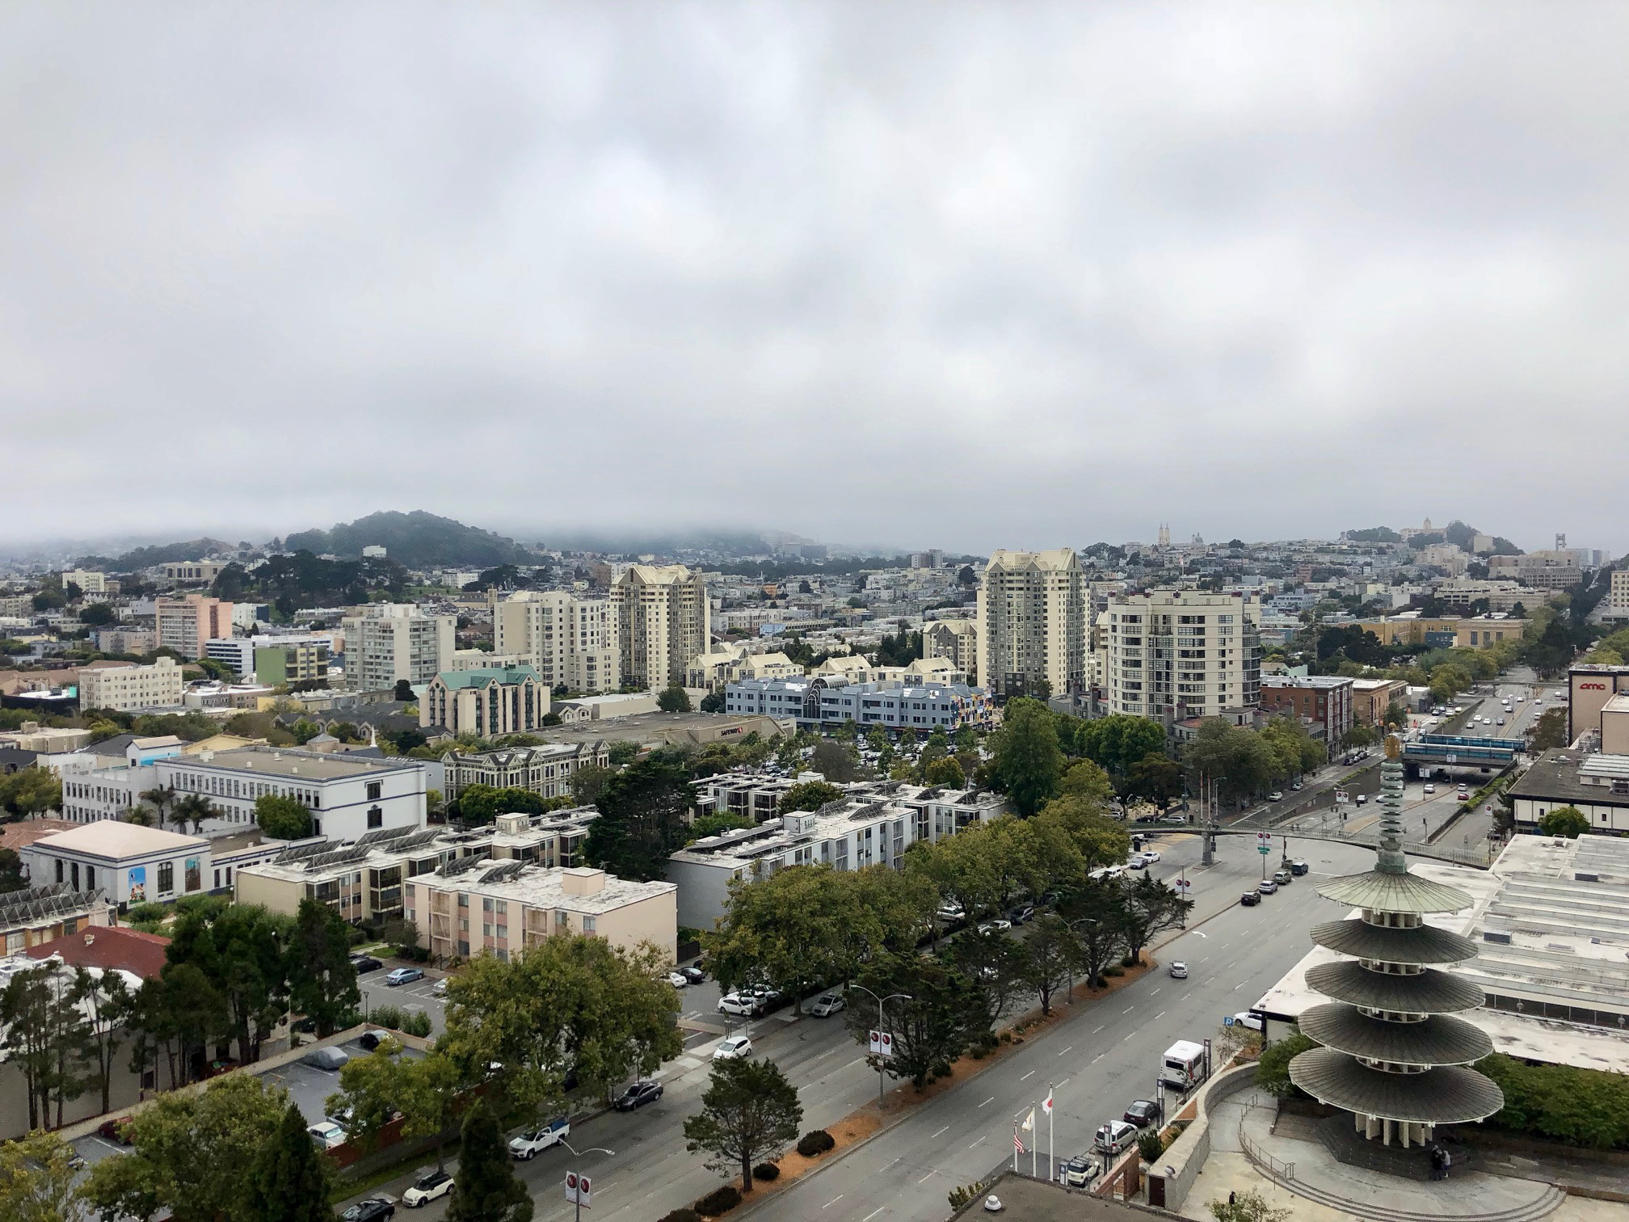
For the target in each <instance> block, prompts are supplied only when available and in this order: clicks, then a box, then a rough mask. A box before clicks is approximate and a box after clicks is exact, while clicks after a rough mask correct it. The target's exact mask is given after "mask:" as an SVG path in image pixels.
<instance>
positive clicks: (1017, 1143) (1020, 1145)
mask: <svg viewBox="0 0 1629 1222" xmlns="http://www.w3.org/2000/svg"><path fill="white" fill-rule="evenodd" d="M1012 1148H1013V1149H1014V1150H1017V1151H1018V1153H1020V1154H1022V1153H1024V1139H1023V1138H1022V1137H1020V1136H1018V1130H1017V1129H1014V1130H1013V1134H1012Z"/></svg>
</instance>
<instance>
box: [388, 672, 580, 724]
mask: <svg viewBox="0 0 1629 1222" xmlns="http://www.w3.org/2000/svg"><path fill="white" fill-rule="evenodd" d="M548 711H549V689H548V687H547V686H546V685H545V684H544V683H543V681H542V680H541V679H540V678H538V675H537V672H536V671H535V670H533V669H532V668H531V667H530V666H503V667H486V668H484V669H481V670H450V671H446V672H444V673H442V674H439V675H437V676H436V677H435V678H433V679H431V680H430V685H429V686H428V687H427V688H425V690H424V695H423V696H422V697H420V699H419V725H421V726H425V727H429V726H440V727H442V728H443V729H446V730H449V731H451V732H452V733H454V734H462V733H465V732H466V731H467V732H469V733H471V734H476V735H479V736H480V737H482V738H491V737H495V736H496V735H499V734H526V733H529V732H531V731H532V730H538V729H541V728H542V727H543V718H544V717H545V716H546V715H547V714H548Z"/></svg>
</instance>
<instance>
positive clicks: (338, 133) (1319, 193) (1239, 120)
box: [0, 4, 1629, 552]
mask: <svg viewBox="0 0 1629 1222" xmlns="http://www.w3.org/2000/svg"><path fill="white" fill-rule="evenodd" d="M157 11H158V9H157V8H156V7H155V6H143V7H142V8H141V9H130V10H123V11H120V12H116V13H109V12H108V11H107V10H105V9H102V8H94V7H90V6H83V7H76V6H74V5H51V6H45V7H36V8H33V9H19V10H14V11H12V12H11V13H9V14H7V15H6V17H5V18H4V19H3V20H4V26H3V28H4V32H5V34H6V37H5V39H4V45H5V46H6V48H7V49H6V51H5V52H3V53H0V79H3V80H5V81H6V83H7V87H8V90H9V92H10V93H11V95H12V96H14V97H16V98H17V99H18V101H19V104H20V106H21V107H22V108H23V109H24V111H25V112H26V113H27V114H28V116H29V121H28V123H27V125H26V126H24V125H15V126H14V127H13V128H12V129H11V130H10V131H9V132H8V134H7V136H6V137H5V139H6V143H7V149H6V154H7V161H8V163H9V164H10V165H11V166H13V168H14V172H13V173H12V174H11V175H9V176H8V177H7V179H6V182H5V183H4V184H0V217H3V218H4V220H5V224H4V226H0V320H3V321H0V354H3V357H4V359H0V395H3V396H4V400H5V402H6V403H7V407H8V411H7V418H8V420H7V424H8V429H7V440H8V447H7V448H8V457H9V458H10V459H11V461H10V462H9V463H8V470H7V479H6V480H5V481H3V485H0V521H3V522H4V523H5V526H4V528H3V533H4V534H5V536H6V538H7V539H8V540H14V541H20V542H26V541H30V540H41V539H48V538H63V537H80V538H84V537H92V536H102V535H106V534H108V533H126V532H129V533H135V532H140V533H143V534H147V535H150V536H153V537H164V536H168V537H187V536H188V534H189V532H196V531H199V530H208V531H210V532H211V533H215V532H217V531H218V532H219V533H220V534H222V535H223V536H224V535H227V534H230V535H231V536H232V537H233V538H237V537H247V536H243V535H240V534H238V533H237V532H240V531H256V530H258V531H261V532H265V533H271V532H285V531H290V530H297V529H303V528H307V527H311V526H326V525H328V524H329V523H332V522H335V521H342V520H348V519H350V518H353V517H356V516H358V515H360V514H363V513H367V512H370V511H372V510H374V509H377V508H380V507H384V506H389V505H398V506H401V507H404V508H420V507H422V508H425V509H428V510H431V511H433V512H438V513H442V514H446V515H447V516H451V517H456V518H459V519H460V520H465V521H477V522H481V523H483V524H486V525H489V526H490V527H492V528H493V529H498V530H503V531H505V532H506V533H511V534H513V533H516V532H518V531H522V530H525V531H527V532H528V534H529V535H531V536H536V535H540V534H541V535H547V534H548V533H550V532H551V531H555V530H559V531H565V530H572V529H580V528H584V527H589V528H598V529H603V530H607V531H627V530H632V529H639V528H647V527H648V526H649V524H651V523H660V524H662V526H663V528H664V529H689V528H695V527H701V526H715V525H716V526H719V527H740V526H744V525H752V526H762V527H771V528H774V529H781V530H789V531H797V532H799V533H802V534H807V535H811V536H813V535H818V536H819V537H822V538H832V539H848V540H858V541H866V540H879V541H884V542H886V541H897V543H898V545H899V546H927V545H939V546H946V547H951V548H958V549H965V550H968V551H977V552H984V551H988V550H989V549H992V548H995V547H1000V546H1006V547H1050V546H1056V545H1058V544H1059V543H1062V542H1071V541H1089V540H1091V539H1096V538H1109V539H1117V538H1122V539H1123V538H1138V537H1143V536H1147V535H1148V533H1149V532H1150V531H1151V530H1152V529H1153V525H1152V524H1153V523H1155V522H1157V521H1172V522H1173V523H1176V524H1179V525H1178V526H1177V529H1176V537H1178V538H1185V537H1186V536H1187V535H1188V534H1189V533H1191V532H1192V530H1194V529H1197V530H1199V531H1200V532H1201V533H1203V534H1205V536H1206V537H1207V538H1210V537H1212V534H1213V533H1217V532H1225V534H1224V535H1223V537H1230V536H1233V535H1238V536H1240V537H1243V538H1258V539H1259V538H1275V537H1282V536H1286V535H1287V536H1292V537H1301V536H1308V535H1312V536H1332V535H1334V534H1335V533H1337V532H1338V531H1339V530H1341V529H1343V528H1348V527H1354V526H1361V525H1366V524H1372V523H1374V522H1378V521H1388V520H1389V521H1393V522H1396V521H1418V520H1419V519H1421V518H1423V517H1425V516H1427V515H1432V516H1436V514H1438V513H1439V512H1440V511H1441V507H1442V506H1445V505H1446V506H1452V507H1453V512H1454V514H1455V516H1459V517H1462V518H1464V519H1465V520H1466V521H1471V522H1475V523H1477V524H1479V525H1481V526H1483V527H1484V528H1485V529H1495V530H1498V531H1499V532H1500V533H1502V534H1505V535H1507V536H1510V537H1512V538H1515V539H1517V541H1518V542H1520V543H1521V544H1522V545H1523V546H1526V547H1534V546H1541V545H1542V543H1543V541H1544V540H1545V539H1547V538H1548V537H1549V536H1550V535H1551V534H1552V533H1553V532H1554V531H1556V530H1558V529H1559V530H1566V531H1567V532H1568V533H1569V534H1570V536H1571V537H1572V538H1574V539H1576V540H1582V541H1587V542H1589V543H1590V544H1592V545H1594V546H1599V547H1604V548H1607V549H1609V550H1612V551H1615V552H1620V551H1623V550H1625V549H1629V537H1626V536H1625V534H1624V528H1623V527H1622V525H1621V523H1620V522H1619V521H1618V515H1616V514H1615V513H1614V512H1613V507H1612V506H1611V504H1610V498H1605V497H1601V496H1600V495H1599V494H1598V492H1597V491H1596V489H1595V487H1594V484H1593V480H1592V479H1591V478H1590V473H1591V471H1592V470H1593V469H1594V468H1595V467H1596V466H1597V465H1598V466H1600V467H1601V469H1602V470H1603V471H1606V470H1610V469H1611V467H1612V464H1613V463H1614V462H1615V461H1621V459H1622V458H1623V456H1624V446H1623V442H1622V440H1621V437H1620V436H1618V434H1617V432H1616V430H1613V429H1612V428H1611V424H1612V422H1613V421H1615V420H1616V419H1618V418H1619V416H1620V415H1621V402H1622V400H1623V397H1624V390H1625V388H1626V386H1629V369H1626V368H1625V364H1624V358H1623V356H1622V354H1621V353H1622V346H1621V344H1618V343H1616V342H1615V338H1616V326H1615V320H1616V319H1617V318H1618V317H1621V316H1622V315H1623V313H1624V312H1625V307H1626V306H1629V302H1626V301H1625V299H1624V294H1625V289H1624V288H1623V285H1624V284H1625V283H1629V277H1625V276H1624V275H1622V271H1623V257H1624V256H1623V254H1622V252H1623V251H1624V250H1626V249H1629V243H1625V242H1624V240H1623V239H1624V237H1625V223H1626V222H1625V219H1624V218H1625V217H1629V207H1626V206H1625V205H1626V203H1629V200H1626V198H1625V196H1626V194H1629V192H1626V190H1625V179H1624V175H1623V172H1622V169H1621V166H1622V165H1623V164H1624V160H1623V158H1622V157H1621V156H1620V155H1618V154H1619V153H1620V152H1621V148H1622V144H1623V137H1624V132H1625V130H1626V127H1625V124H1624V122H1623V120H1624V118H1625V114H1624V111H1625V91H1624V88H1623V86H1622V84H1621V73H1618V72H1617V71H1616V65H1615V63H1614V62H1613V59H1612V56H1613V52H1614V50H1615V48H1616V47H1617V46H1620V45H1622V42H1623V35H1624V33H1625V32H1626V31H1625V28H1624V27H1625V22H1626V18H1625V15H1624V14H1623V13H1622V12H1621V11H1611V10H1605V9H1598V8H1597V9H1581V8H1573V9H1567V10H1562V11H1560V12H1557V11H1554V10H1538V9H1522V8H1493V9H1490V8H1488V7H1486V6H1475V7H1471V6H1463V5H1461V6H1455V5H1422V6H1410V7H1408V8H1406V9H1399V8H1396V7H1381V6H1364V5H1355V6H1345V7H1340V8H1324V9H1316V10H1307V9H1302V10H1296V11H1283V10H1260V9H1252V8H1237V9H1229V8H1225V7H1224V8H1207V9H1205V10H1204V11H1203V12H1201V13H1196V12H1195V11H1194V10H1191V9H1185V8H1182V7H1180V6H1179V7H1174V8H1172V7H1162V6H1141V5H1138V6H1129V5H1128V6H1116V5H1107V6H1100V7H1097V8H1094V9H1092V10H1089V11H1085V10H1081V9H1079V8H1078V6H1041V7H1038V8H1033V9H1027V10H1025V16H1024V19H1023V20H1018V19H1015V17H1014V16H1013V15H1012V14H1010V13H1003V12H1002V11H1000V10H990V9H973V8H951V9H946V8H943V7H941V6H935V7H913V6H911V5H897V6H890V7H889V8H888V9H887V10H886V11H883V12H878V11H875V10H867V11H864V12H862V11H859V10H855V11H851V12H849V11H843V10H825V9H819V8H815V7H811V6H798V5H789V6H768V7H764V8H758V9H755V10H753V13H752V14H751V16H750V17H745V18H742V19H740V20H736V19H733V18H732V17H731V16H730V15H729V14H727V13H725V12H723V11H721V10H716V9H710V8H707V7H705V6H703V7H698V8H684V9H674V8H669V7H666V6H650V7H640V6H637V5H628V6H617V7H615V8H613V9H606V8H604V7H602V6H587V5H569V4H563V5H555V6H550V7H548V8H545V9H542V10H538V11H529V12H525V13H521V12H519V11H516V10H503V9H485V10H458V11H452V10H440V9H435V8H432V7H421V8H412V7H407V8H403V9H399V10H394V11H393V13H392V17H391V20H390V21H389V22H388V23H385V22H382V21H380V20H379V19H378V17H377V16H376V15H375V14H372V13H369V12H367V11H365V10H359V9H351V10H333V9H328V8H320V7H308V8H299V7H295V8H281V9H279V10H277V11H276V12H275V13H273V12H272V11H270V10H262V11H259V12H256V11H254V10H247V11H241V12H235V13H234V14H233V15H232V16H231V17H230V18H227V17H225V16H222V15H216V14H209V13H200V12H197V11H188V10H181V9H176V10H174V12H173V14H172V16H171V19H168V20H155V19H154V14H155V13H156V12H157ZM1466 29H1474V30H1476V31H1477V36H1476V37H1474V38H1464V37H1459V36H1458V35H1457V34H1456V33H1455V31H1460V30H1466ZM924 31H929V33H928V34H927V36H925V37H924V36H923V32H924ZM1450 44H1451V45H1452V48H1453V49H1452V53H1451V56H1450V54H1449V53H1448V52H1446V51H1445V50H1444V48H1445V47H1446V46H1448V45H1450ZM314 47H322V48H324V52H323V53H322V54H320V55H314V54H313V52H312V49H313V48H314ZM905 62H908V63H909V64H910V70H909V71H908V72H900V71H898V70H896V67H895V66H896V65H898V64H901V63H905ZM159 81H162V82H163V86H162V87H156V85H155V82H159ZM1540 422H1542V427H1535V425H1538V424H1539V423H1540ZM732 448H733V449H734V450H735V451H736V452H737V453H739V454H741V455H745V456H747V457H741V458H729V457H726V456H727V454H728V453H729V452H730V451H731V450H732ZM770 473H774V474H776V475H780V476H781V478H780V479H778V480H774V479H772V480H771V481H769V482H766V481H764V480H763V479H762V475H763V474H770ZM155 474H156V475H158V476H159V478H154V476H155ZM726 476H732V477H730V478H726ZM753 477H757V478H753ZM612 482H614V484H615V486H616V487H617V489H618V492H619V495H618V496H617V497H614V498H604V497H599V498H592V500H593V501H594V503H593V504H592V506H589V504H588V501H589V500H590V498H584V497H581V496H572V495H570V494H571V492H572V491H573V490H574V489H577V488H584V487H589V488H597V487H601V486H604V485H605V484H607V483H612ZM788 483H790V484H794V485H797V486H800V487H803V488H807V491H804V492H803V493H802V495H795V494H789V492H788V490H787V488H786V485H787V484H788ZM70 485H71V486H72V488H73V495H71V496H67V495H62V493H63V491H64V489H65V488H67V487H69V486H70ZM810 485H816V486H818V491H817V490H816V488H815V487H810ZM769 487H776V488H777V492H776V493H775V494H774V495H766V493H767V490H768V488H769ZM1189 523H1191V524H1192V525H1191V526H1189V527H1187V528H1186V529H1185V528H1184V527H1183V526H1182V525H1181V524H1189ZM110 527H111V528H113V530H112V531H110V529H109V528H110ZM523 537H524V536H523Z"/></svg>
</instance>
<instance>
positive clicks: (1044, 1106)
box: [1041, 1086, 1052, 1116]
mask: <svg viewBox="0 0 1629 1222" xmlns="http://www.w3.org/2000/svg"><path fill="white" fill-rule="evenodd" d="M1041 1110H1042V1111H1043V1112H1045V1113H1046V1114H1047V1115H1048V1116H1050V1115H1052V1088H1051V1087H1050V1086H1048V1087H1047V1088H1046V1098H1045V1099H1042V1100H1041Z"/></svg>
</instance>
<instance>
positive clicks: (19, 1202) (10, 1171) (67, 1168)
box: [0, 1133, 86, 1222]
mask: <svg viewBox="0 0 1629 1222" xmlns="http://www.w3.org/2000/svg"><path fill="white" fill-rule="evenodd" d="M73 1153H74V1150H73V1147H72V1146H70V1145H68V1143H67V1142H65V1141H63V1140H62V1139H61V1138H60V1137H57V1136H55V1135H54V1134H51V1133H30V1134H28V1135H27V1136H26V1137H23V1138H20V1139H18V1140H16V1141H8V1142H6V1143H5V1144H4V1145H0V1218H6V1219H8V1220H15V1222H82V1220H83V1219H84V1218H85V1216H86V1215H85V1208H84V1205H83V1203H82V1202H81V1201H80V1200H79V1191H78V1185H77V1183H76V1182H75V1181H76V1180H77V1179H78V1178H79V1173H78V1171H76V1170H75V1169H74V1167H73V1166H72V1165H71V1164H70V1162H69V1159H70V1158H72V1157H73Z"/></svg>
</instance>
